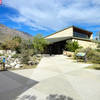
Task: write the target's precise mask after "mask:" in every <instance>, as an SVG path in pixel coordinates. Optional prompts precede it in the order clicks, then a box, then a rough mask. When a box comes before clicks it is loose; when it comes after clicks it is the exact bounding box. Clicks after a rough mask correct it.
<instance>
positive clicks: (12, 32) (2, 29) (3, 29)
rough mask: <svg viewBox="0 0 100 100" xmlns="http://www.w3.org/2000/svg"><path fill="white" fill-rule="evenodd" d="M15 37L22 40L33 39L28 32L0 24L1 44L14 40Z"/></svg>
mask: <svg viewBox="0 0 100 100" xmlns="http://www.w3.org/2000/svg"><path fill="white" fill-rule="evenodd" d="M14 36H20V37H21V38H22V39H25V40H29V39H32V36H31V35H30V34H28V33H26V32H21V31H18V30H16V29H11V28H8V27H7V26H5V25H3V24H0V42H3V41H5V40H9V39H12V38H13V37H14Z"/></svg>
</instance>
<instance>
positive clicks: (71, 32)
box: [46, 27, 73, 39]
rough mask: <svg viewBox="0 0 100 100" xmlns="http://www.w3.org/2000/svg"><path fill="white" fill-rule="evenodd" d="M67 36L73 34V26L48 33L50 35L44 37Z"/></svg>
mask: <svg viewBox="0 0 100 100" xmlns="http://www.w3.org/2000/svg"><path fill="white" fill-rule="evenodd" d="M68 36H73V28H72V27H70V28H68V29H65V30H63V31H60V32H57V33H55V34H53V35H50V36H48V37H46V39H48V38H60V37H68Z"/></svg>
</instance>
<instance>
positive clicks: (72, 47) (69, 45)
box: [65, 41, 82, 52]
mask: <svg viewBox="0 0 100 100" xmlns="http://www.w3.org/2000/svg"><path fill="white" fill-rule="evenodd" d="M79 48H82V47H80V46H79V44H78V42H77V41H66V46H65V49H66V50H68V51H71V52H75V51H76V50H77V49H79Z"/></svg>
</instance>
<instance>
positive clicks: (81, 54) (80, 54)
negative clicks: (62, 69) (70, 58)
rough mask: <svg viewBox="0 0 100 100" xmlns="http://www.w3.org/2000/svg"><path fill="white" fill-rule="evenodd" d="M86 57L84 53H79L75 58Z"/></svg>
mask: <svg viewBox="0 0 100 100" xmlns="http://www.w3.org/2000/svg"><path fill="white" fill-rule="evenodd" d="M85 55H86V53H83V52H80V53H77V54H76V56H80V57H84V56H85Z"/></svg>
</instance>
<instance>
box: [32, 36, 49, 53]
mask: <svg viewBox="0 0 100 100" xmlns="http://www.w3.org/2000/svg"><path fill="white" fill-rule="evenodd" d="M47 44H48V43H47V41H46V40H45V39H44V38H43V36H42V35H41V34H37V35H36V36H35V37H34V38H33V48H34V51H35V53H43V51H44V48H45V47H46V45H47Z"/></svg>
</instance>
